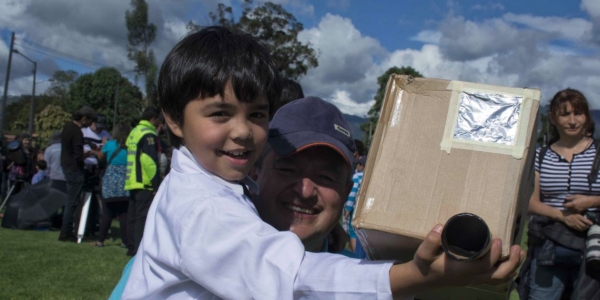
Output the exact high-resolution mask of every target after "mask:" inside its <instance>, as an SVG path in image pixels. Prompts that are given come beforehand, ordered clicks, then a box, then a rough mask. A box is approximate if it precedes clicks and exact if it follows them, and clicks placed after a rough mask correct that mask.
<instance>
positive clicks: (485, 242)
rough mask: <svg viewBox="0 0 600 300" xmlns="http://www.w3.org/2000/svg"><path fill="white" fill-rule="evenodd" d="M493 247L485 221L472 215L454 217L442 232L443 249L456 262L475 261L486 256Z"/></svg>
mask: <svg viewBox="0 0 600 300" xmlns="http://www.w3.org/2000/svg"><path fill="white" fill-rule="evenodd" d="M491 245H492V237H491V234H490V229H489V228H488V226H487V224H486V223H485V221H484V220H483V219H482V218H481V217H479V216H477V215H475V214H471V213H461V214H457V215H454V216H452V217H451V218H450V219H449V220H448V222H446V225H445V226H444V230H443V231H442V248H443V249H444V251H445V252H446V254H447V255H448V256H449V257H451V258H453V259H455V260H473V259H477V258H480V257H482V256H484V255H486V254H487V253H488V252H489V250H490V247H491Z"/></svg>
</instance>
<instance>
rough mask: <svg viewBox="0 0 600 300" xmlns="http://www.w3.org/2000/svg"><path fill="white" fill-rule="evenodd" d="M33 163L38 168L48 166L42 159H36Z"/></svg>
mask: <svg viewBox="0 0 600 300" xmlns="http://www.w3.org/2000/svg"><path fill="white" fill-rule="evenodd" d="M35 165H36V166H37V167H38V169H40V170H46V168H47V167H48V163H47V162H46V161H45V160H43V159H40V160H38V161H37V163H36V164H35Z"/></svg>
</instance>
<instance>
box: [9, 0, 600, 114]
mask: <svg viewBox="0 0 600 300" xmlns="http://www.w3.org/2000/svg"><path fill="white" fill-rule="evenodd" d="M146 1H147V2H148V4H149V7H150V11H149V15H150V21H151V22H152V23H154V24H155V25H156V26H157V30H158V32H157V38H156V40H155V42H154V43H153V44H152V45H151V47H152V48H153V49H154V51H155V53H156V57H157V60H158V64H159V65H160V64H161V63H162V61H163V59H164V57H165V56H166V54H167V53H168V51H169V50H170V49H171V48H172V47H173V46H174V45H175V43H177V41H179V40H180V38H181V37H182V36H183V35H184V34H185V33H186V29H185V24H186V23H187V22H188V21H190V20H192V21H194V22H195V23H198V24H201V25H210V21H209V20H210V18H209V17H208V15H209V12H211V11H214V10H215V8H216V7H217V4H218V3H223V4H225V5H228V6H232V7H233V9H234V13H238V15H239V12H240V11H241V9H240V8H239V7H240V6H239V5H240V1H239V0H229V1H214V0H146ZM256 2H258V3H261V0H255V3H256ZM271 2H273V3H277V4H281V5H282V6H283V8H284V9H286V10H287V11H288V12H290V13H292V14H293V15H294V16H295V18H296V19H297V20H298V21H300V22H301V23H302V24H303V25H304V30H303V31H302V32H301V33H300V34H299V36H298V38H299V40H301V41H302V42H304V43H310V44H311V45H312V46H313V47H314V48H315V49H316V50H317V52H318V61H319V66H318V67H316V68H313V69H310V70H309V71H308V73H307V74H306V75H305V76H304V77H302V78H301V79H300V80H299V82H300V84H301V85H302V87H303V89H304V93H305V95H310V96H318V97H321V98H323V99H325V100H327V101H330V102H332V103H334V104H335V105H336V106H338V107H339V108H340V109H341V110H342V111H343V112H345V113H348V114H353V115H357V116H365V115H366V114H367V112H368V110H369V108H370V107H371V105H372V104H373V103H374V100H373V96H374V95H375V93H376V91H377V89H378V88H379V86H378V84H377V77H379V76H381V75H382V74H383V73H384V72H385V71H386V70H388V69H389V68H391V67H394V66H397V67H403V66H407V67H408V66H410V67H413V68H414V69H416V70H417V71H418V72H420V73H421V74H423V76H424V77H428V78H439V79H448V80H462V81H469V82H477V83H485V84H493V85H501V86H509V87H529V88H538V89H540V90H541V91H542V104H547V103H548V101H549V99H551V98H552V96H553V95H554V94H555V93H556V92H557V91H559V90H561V89H564V88H567V87H570V88H575V89H578V90H580V91H581V92H583V93H584V94H585V95H586V97H587V98H588V100H589V101H590V103H591V107H592V108H593V109H600V1H599V0H581V1H577V0H553V1H551V3H552V5H550V4H549V1H546V0H528V1H522V0H505V1H493V0H491V1H488V0H486V1H478V0H460V1H459V0H448V1H444V0H380V1H370V0H361V1H359V0H322V1H308V0H273V1H271ZM129 3H130V2H129V1H127V0H103V1H93V0H0V82H1V83H2V86H0V91H2V92H3V90H4V84H3V83H4V82H5V77H6V69H7V62H8V51H9V47H10V35H11V33H12V32H15V35H16V38H15V49H17V50H18V51H19V52H20V53H22V54H24V55H25V56H27V57H29V58H30V59H32V60H34V61H36V62H37V64H38V73H37V82H38V83H37V87H36V90H37V91H36V94H41V93H43V92H44V91H45V89H47V88H48V87H49V86H50V82H49V81H47V79H48V78H50V77H51V76H52V74H53V73H54V72H55V71H57V70H70V69H71V70H75V71H77V72H79V73H80V74H83V73H88V72H93V71H94V70H96V69H98V68H100V67H103V66H111V67H115V68H117V69H118V70H120V71H121V72H122V73H125V74H126V75H125V76H127V77H129V78H130V79H131V80H132V81H134V80H135V79H134V78H133V75H132V74H131V73H127V72H128V71H131V70H132V69H134V67H135V65H134V64H133V63H132V62H131V61H129V60H128V59H127V50H126V47H127V30H126V27H125V17H124V16H125V11H126V10H127V9H129V8H130V6H129ZM32 66H33V64H32V63H31V62H29V61H28V60H26V59H25V58H23V57H22V56H20V55H17V54H15V55H13V60H12V69H11V73H10V81H9V88H8V94H9V95H21V94H31V89H32V82H33V76H32ZM140 86H141V84H140Z"/></svg>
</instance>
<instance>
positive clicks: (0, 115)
mask: <svg viewBox="0 0 600 300" xmlns="http://www.w3.org/2000/svg"><path fill="white" fill-rule="evenodd" d="M14 47H15V32H14V31H13V33H12V34H11V36H10V50H9V51H8V65H7V66H6V77H5V79H4V96H3V97H2V110H0V144H2V143H3V142H4V113H5V112H6V102H7V101H8V81H9V80H10V65H11V62H12V53H13V49H14Z"/></svg>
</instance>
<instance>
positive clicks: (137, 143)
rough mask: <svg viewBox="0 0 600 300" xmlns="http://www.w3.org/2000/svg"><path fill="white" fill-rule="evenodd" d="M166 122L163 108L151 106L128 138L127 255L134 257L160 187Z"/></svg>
mask: <svg viewBox="0 0 600 300" xmlns="http://www.w3.org/2000/svg"><path fill="white" fill-rule="evenodd" d="M162 123H163V121H162V118H161V116H160V111H159V110H158V109H156V108H154V107H148V108H146V109H145V110H144V112H143V113H142V119H141V121H140V123H139V124H138V125H137V126H136V127H135V128H133V130H132V131H131V133H130V134H129V137H128V138H127V177H126V179H125V190H128V191H130V200H129V208H128V217H127V239H128V240H129V241H130V243H131V245H129V246H128V248H129V249H128V251H127V255H130V256H133V255H135V253H136V252H137V249H138V247H139V245H140V242H141V241H142V236H143V233H144V225H145V224H146V215H147V214H148V209H149V208H150V204H151V203H152V199H153V197H154V194H155V193H156V191H157V190H158V187H159V186H160V181H161V176H160V171H159V166H160V163H159V141H158V136H157V135H156V130H157V128H158V127H159V125H161V124H162Z"/></svg>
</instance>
